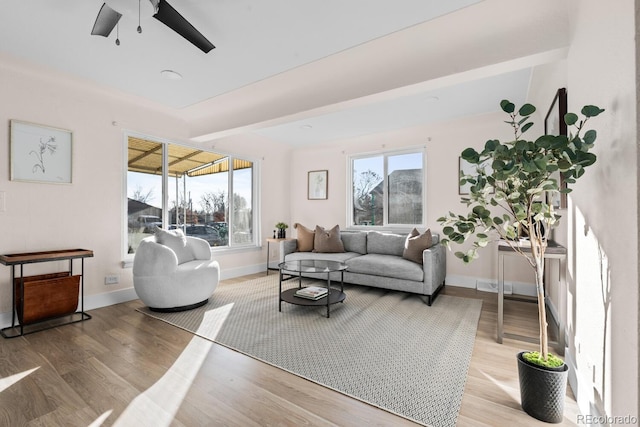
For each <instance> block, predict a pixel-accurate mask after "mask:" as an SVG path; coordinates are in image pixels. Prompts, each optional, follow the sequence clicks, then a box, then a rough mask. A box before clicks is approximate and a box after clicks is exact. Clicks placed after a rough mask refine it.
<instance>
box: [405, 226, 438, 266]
mask: <svg viewBox="0 0 640 427" xmlns="http://www.w3.org/2000/svg"><path fill="white" fill-rule="evenodd" d="M432 244H433V243H432V242H431V229H428V230H427V231H425V232H424V233H423V234H420V232H419V231H418V230H417V229H415V228H414V229H413V230H411V233H409V235H408V236H407V240H406V241H405V244H404V251H403V252H402V257H403V258H404V259H408V260H409V261H413V262H417V263H418V264H422V252H423V251H424V250H425V249H428V248H430V247H431V245H432Z"/></svg>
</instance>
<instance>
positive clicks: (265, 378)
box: [0, 275, 578, 427]
mask: <svg viewBox="0 0 640 427" xmlns="http://www.w3.org/2000/svg"><path fill="white" fill-rule="evenodd" d="M257 276H259V275H252V276H246V277H242V278H237V279H233V280H227V281H224V282H223V283H221V285H220V286H233V284H234V283H238V282H241V281H243V280H247V279H251V278H254V277H257ZM444 294H447V295H456V296H463V297H468V298H479V299H482V300H483V309H482V313H481V316H480V322H479V327H478V334H477V337H476V342H475V347H474V351H473V356H472V360H471V365H470V368H469V374H468V378H467V383H466V386H465V392H464V396H463V400H462V407H461V410H460V415H459V417H458V425H459V426H505V425H519V426H525V425H526V426H537V425H540V426H543V425H547V424H545V423H542V422H539V421H537V420H535V419H533V418H531V417H529V416H528V415H526V414H525V413H524V412H523V411H522V409H521V408H520V404H519V401H520V397H519V391H518V378H517V367H516V360H515V354H516V353H517V352H518V351H520V350H522V349H530V348H534V346H533V345H532V344H528V343H524V342H520V341H512V340H508V339H506V340H505V342H504V344H497V343H496V342H495V333H496V316H497V302H496V295H495V294H490V293H485V292H477V291H475V290H469V289H463V288H456V287H453V286H447V287H446V288H445V290H444ZM140 305H141V302H140V301H137V300H136V301H131V302H128V303H123V304H118V305H114V306H110V307H105V308H101V309H97V310H93V311H91V312H90V313H91V315H92V316H93V319H91V320H89V321H86V322H82V323H77V324H73V325H66V326H62V327H59V328H56V329H51V330H48V331H43V332H38V333H35V334H31V335H27V336H24V337H20V338H15V339H9V340H7V339H1V340H0V426H23V425H24V426H27V425H28V426H47V427H49V426H89V425H92V423H94V422H95V421H96V420H98V419H100V417H102V418H104V421H103V423H102V424H100V421H98V422H96V423H95V424H93V425H104V426H111V425H119V426H128V425H135V426H141V425H150V426H162V425H171V426H219V425H224V426H275V425H277V426H300V425H307V426H363V425H367V426H403V425H407V426H410V425H415V424H414V423H412V422H410V421H407V420H405V419H404V418H401V417H398V416H395V415H393V414H390V413H388V412H386V411H384V410H381V409H378V408H375V407H373V406H370V405H368V404H365V403H363V402H360V401H358V400H355V399H352V398H349V397H347V396H344V395H342V394H341V393H338V392H336V391H333V390H330V389H327V388H324V387H322V386H319V385H317V384H314V383H312V382H310V381H307V380H304V379H301V378H299V377H297V376H295V375H292V374H289V373H287V372H285V371H282V370H280V369H278V368H275V367H273V366H270V365H267V364H264V363H262V362H259V361H257V360H255V359H253V358H251V357H248V356H244V355H242V354H239V353H236V352H234V351H232V350H229V349H227V348H225V347H223V346H219V345H216V344H212V343H210V342H208V341H206V340H197V342H194V340H193V335H192V334H190V333H188V332H186V331H183V330H181V329H178V328H176V327H173V326H170V325H168V324H165V323H164V322H161V321H158V320H155V319H152V318H150V317H147V316H145V315H143V314H140V313H138V312H137V311H135V308H136V307H139V306H140ZM428 309H429V308H428V307H427V306H426V305H425V310H428ZM536 316H537V311H536V308H535V305H534V304H527V303H521V302H513V301H510V302H508V303H506V304H505V325H506V326H505V327H506V329H507V330H508V331H510V332H514V333H518V334H524V335H530V336H535V335H536V328H537V321H536ZM203 341H206V342H205V343H203ZM203 346H204V347H203ZM496 361H499V362H501V363H499V364H496V363H495V362H496ZM34 368H35V369H36V370H35V371H34V372H32V373H30V374H28V375H26V376H25V377H24V378H22V379H20V380H18V381H16V382H15V383H11V378H12V376H14V375H16V374H19V373H22V372H25V371H28V370H30V369H34ZM156 383H157V384H156ZM154 384H156V385H155V386H154ZM127 408H128V409H127ZM125 409H126V411H125ZM577 413H578V412H577V405H576V403H575V400H574V399H573V398H572V396H571V395H570V392H569V395H568V396H567V399H566V401H565V419H564V422H563V423H561V424H559V425H561V426H572V425H576V419H577Z"/></svg>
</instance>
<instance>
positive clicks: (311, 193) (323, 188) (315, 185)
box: [307, 170, 329, 200]
mask: <svg viewBox="0 0 640 427" xmlns="http://www.w3.org/2000/svg"><path fill="white" fill-rule="evenodd" d="M328 183H329V171H328V170H319V171H309V173H308V175H307V199H309V200H326V199H327V196H328V194H327V188H328V187H327V186H328Z"/></svg>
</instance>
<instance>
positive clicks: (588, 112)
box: [580, 105, 604, 117]
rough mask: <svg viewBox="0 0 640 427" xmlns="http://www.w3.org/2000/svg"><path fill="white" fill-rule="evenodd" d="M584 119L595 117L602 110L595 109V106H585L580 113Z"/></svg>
mask: <svg viewBox="0 0 640 427" xmlns="http://www.w3.org/2000/svg"><path fill="white" fill-rule="evenodd" d="M580 112H581V113H582V114H583V115H584V116H585V117H595V116H597V115H599V114H600V113H603V112H604V109H602V108H600V107H596V106H595V105H585V106H584V107H582V111H580Z"/></svg>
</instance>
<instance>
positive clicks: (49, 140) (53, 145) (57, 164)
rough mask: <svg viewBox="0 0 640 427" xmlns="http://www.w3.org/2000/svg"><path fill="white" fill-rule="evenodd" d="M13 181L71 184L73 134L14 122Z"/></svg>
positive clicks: (12, 132)
mask: <svg viewBox="0 0 640 427" xmlns="http://www.w3.org/2000/svg"><path fill="white" fill-rule="evenodd" d="M10 127H11V144H10V152H11V154H10V158H11V160H10V162H11V164H10V170H11V172H10V177H11V180H12V181H28V182H42V183H54V184H70V183H71V173H72V165H71V155H72V150H71V139H72V138H71V136H72V135H71V131H69V130H65V129H58V128H53V127H49V126H42V125H37V124H33V123H27V122H21V121H18V120H11V123H10Z"/></svg>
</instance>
